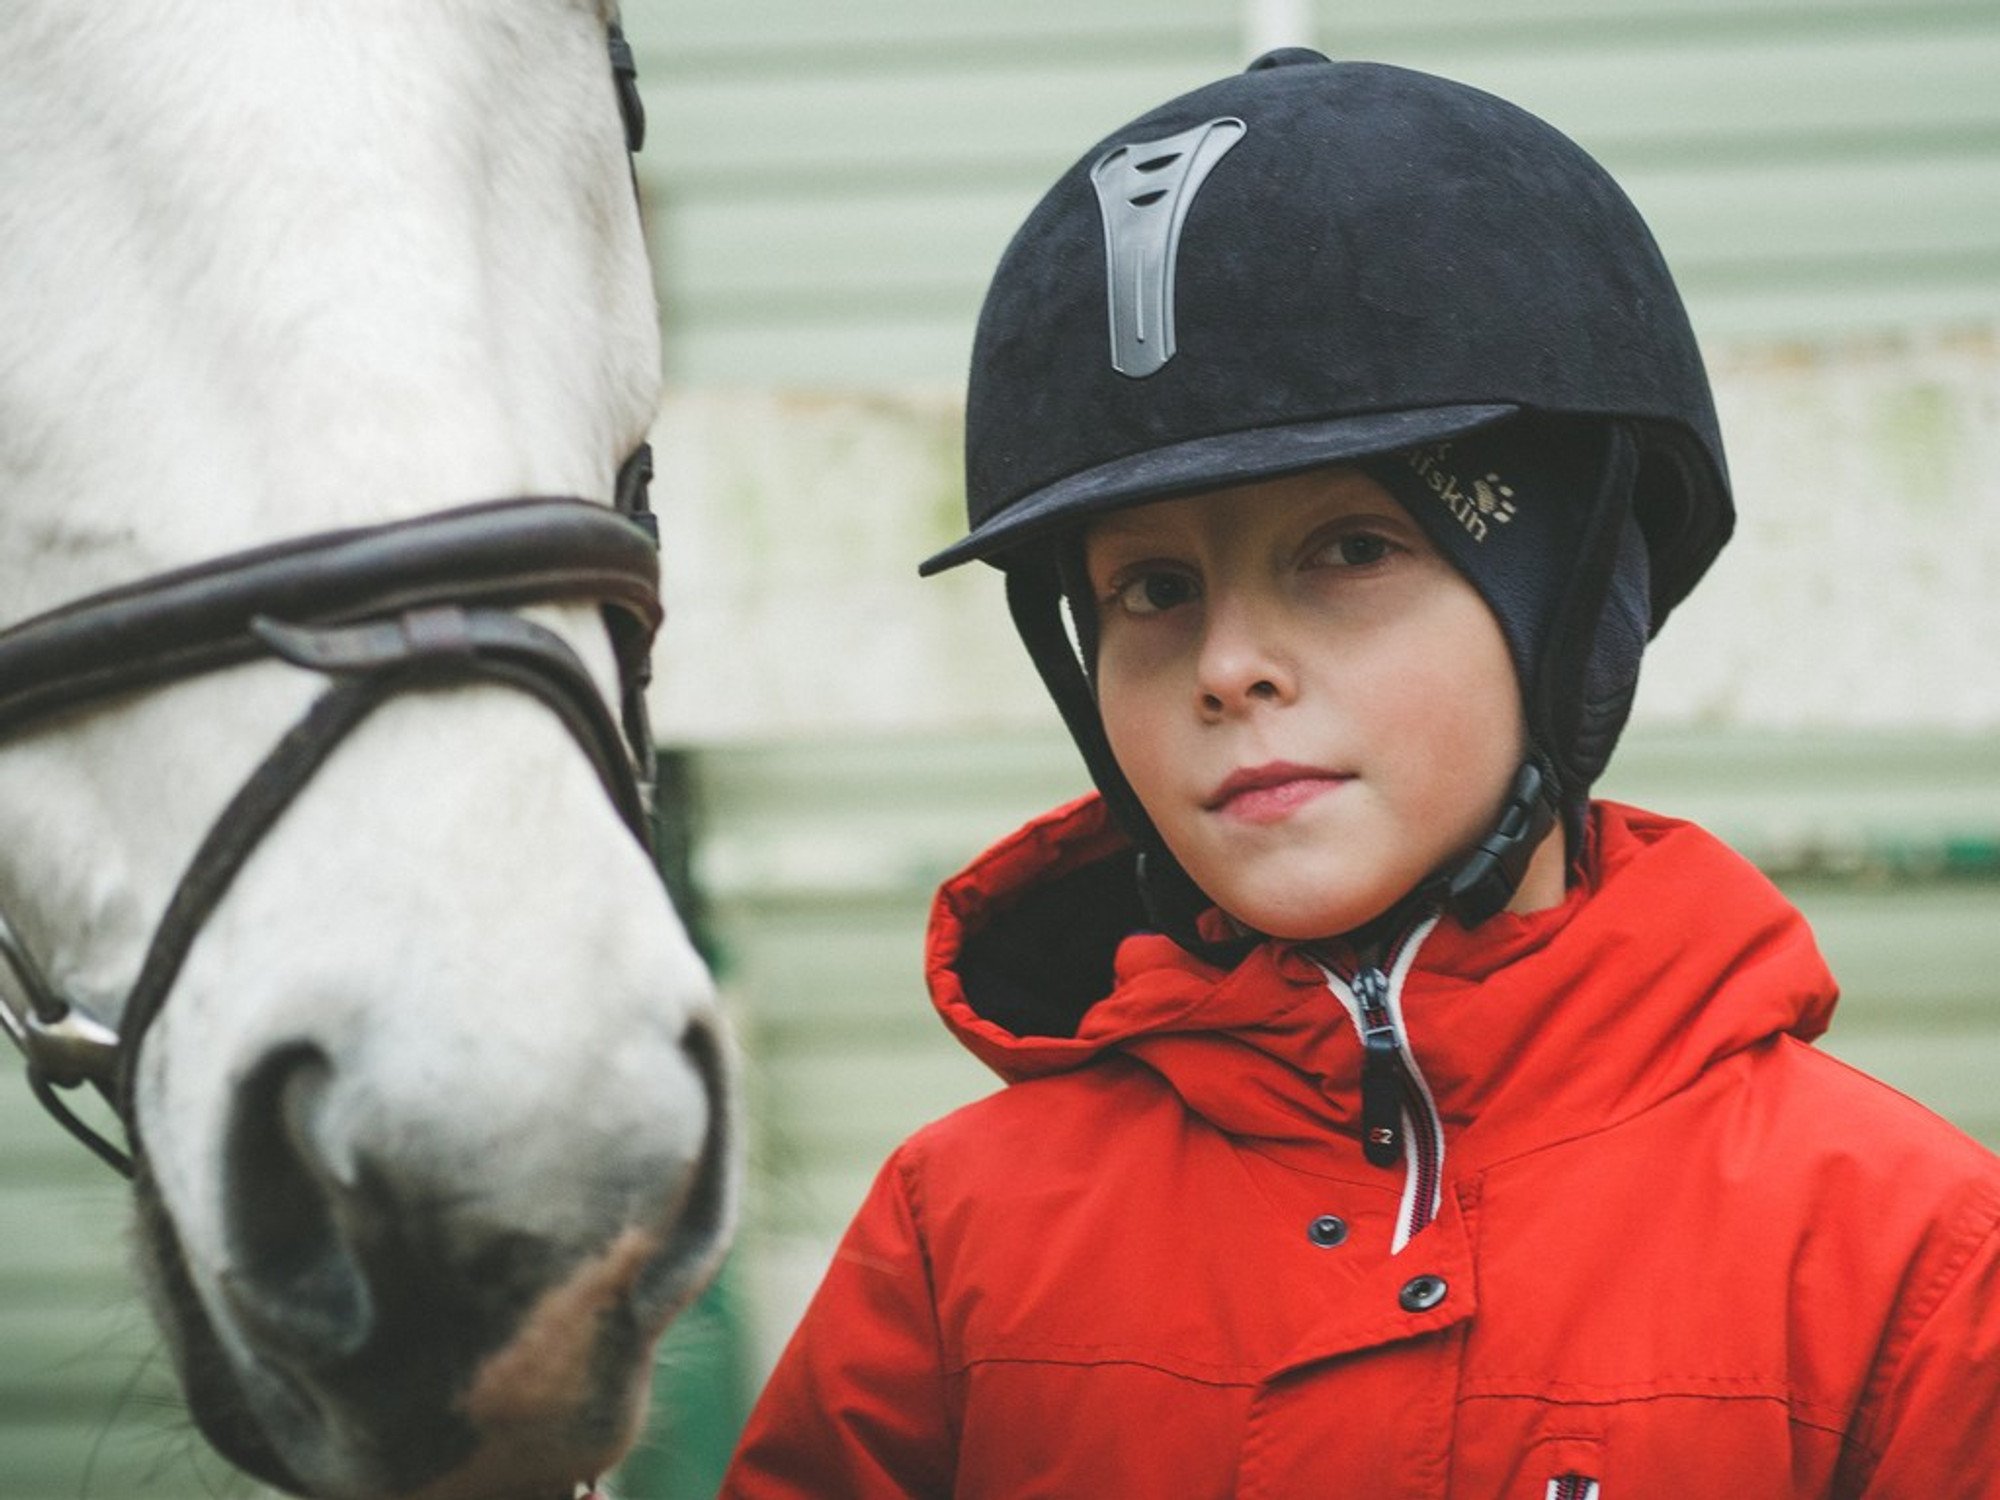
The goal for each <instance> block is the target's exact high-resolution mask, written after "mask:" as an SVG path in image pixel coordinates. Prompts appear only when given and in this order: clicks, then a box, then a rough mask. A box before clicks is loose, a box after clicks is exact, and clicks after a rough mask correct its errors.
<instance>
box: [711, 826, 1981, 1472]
mask: <svg viewBox="0 0 2000 1500" xmlns="http://www.w3.org/2000/svg"><path fill="white" fill-rule="evenodd" d="M1126 858H1127V852H1126V851H1125V849H1124V846H1123V844H1122V842H1121V840H1120V839H1119V837H1118V835H1117V834H1116V833H1115V832H1114V831H1112V830H1111V829H1110V828H1109V827H1108V826H1107V823H1106V820H1105V819H1104V817H1103V814H1102V809H1101V807H1100V806H1099V804H1098V803H1097V802H1096V801H1095V800H1094V799H1086V800H1085V801H1083V802H1081V803H1078V804H1075V805H1073V806H1071V807H1069V808H1066V809H1063V810H1061V811H1059V812H1058V813H1055V814H1052V815H1050V817H1048V818H1046V819H1043V820H1040V821H1038V822H1036V823H1034V824H1031V825H1030V826H1029V827H1028V828H1027V829H1025V830H1023V832H1021V833H1020V834H1018V835H1016V836H1015V837H1014V838H1012V839H1010V840H1009V841H1007V842H1006V843H1004V844H1002V845H1000V846H999V847H998V848H996V849H995V850H994V851H992V852H991V853H989V854H988V855H986V856H985V857H984V858H983V859H982V860H980V861H979V862H978V863H977V864H975V865H974V866H973V867H972V868H971V869H970V870H968V871H967V872H966V873H965V874H963V875H961V876H959V877H958V878H957V879H955V880H954V881H953V882H951V883H950V884H948V885H947V886H946V887H945V889H944V890H943V891H942V892H941V893H940V896H939V900H938V906H937V909H936V914H935V919H934V925H933V930H932V935H931V940H930V947H929V968H930V981H931V987H932V993H933V998H934V1000H935V1002H936V1004H937V1007H938V1009H939V1011H940V1013H941V1014H942V1016H943V1018H944V1020H945V1022H946V1024H947V1025H949V1026H950V1027H951V1028H952V1029H953V1031H954V1032H955V1033H956V1034H957V1035H958V1036H959V1038H960V1039H961V1040H962V1041H963V1042H964V1044H965V1045H966V1046H968V1047H969V1048H971V1049H972V1050H973V1051H974V1052H975V1053H976V1054H977V1055H978V1056H980V1057H981V1058H982V1059H984V1060H985V1061H986V1062H987V1063H988V1064H989V1065H990V1066H992V1067H993V1068H994V1069H995V1071H996V1072H997V1073H998V1074H999V1075H1000V1077H1001V1078H1002V1079H1003V1080H1004V1081H1005V1083H1006V1087H1003V1088H1001V1089H999V1090H998V1091H997V1092H996V1093H994V1094H993V1095H991V1096H990V1097H988V1098H985V1099H982V1100H980V1101H978V1102H976V1103H974V1104H972V1105H969V1106H967V1107H965V1108H963V1109H961V1110H959V1111H957V1112H955V1113H954V1114H952V1115H950V1116H948V1117H946V1118H945V1119H943V1120H941V1121H939V1122H937V1123H936V1124H934V1125H931V1126H929V1127H927V1128H925V1129H924V1130H922V1131H920V1132H918V1133H917V1134H916V1135H915V1136H914V1137H912V1138H911V1139H910V1140H909V1141H908V1142H906V1143H905V1144H904V1146H903V1147H902V1148H901V1149H900V1150H898V1151H897V1153H896V1154H895V1155H894V1157H893V1158H892V1159H891V1160H890V1161H889V1162H888V1163H887V1164H886V1165H885V1166H884V1168H883V1170H882V1172H881V1174H880V1176H879V1177H878V1179H877V1180H876V1183H875V1185H874V1188H873V1190H872V1191H871V1193H870V1194H869V1196H868V1198H867V1200H866V1202H865V1203H864V1204H863V1206H862V1207H861V1209H860V1211H859V1213H858V1214H857V1215H856V1217H855V1220H854V1222H853V1224H852V1226H851V1227H850V1229H849V1231H848V1234H847V1236H846V1238H845V1240H844V1241H843V1243H842V1245H841V1247H840V1249H839V1251H838V1252H837V1254H836V1256H835V1259H834V1262H833V1265H832V1267H831V1268H830V1270H829V1271H828V1273H827V1276H826V1279H825V1282H824V1284H823V1285H822V1287H821V1288H820V1290H819V1292H818V1294H817V1296H816V1298H815V1299H814V1301H813V1303H812V1306H811V1308H810V1309H809V1311H808V1312H807V1314H806V1316H805V1318H804V1320H803V1322H802V1324H801V1325H800V1327H799V1329H798V1331H797V1333H796V1335H795V1337H794V1339H793V1341H792V1343H791V1345H790V1347H789V1348H788V1350H787V1351H786V1353H785V1355H784V1356H783V1358H782V1360H781V1361H780V1363H779V1366H778V1368H777V1370H776V1372H775V1374H774V1375H773V1377H772V1379H771V1382H770V1384H769V1386H768V1388H767V1390H766V1391H765V1393H764V1395H763V1397H762V1399H761V1400H760V1402H759V1403H758V1406H757V1408H756V1410H755V1412H754V1414H753V1415H752V1418H751V1421H750V1424H749V1426H748V1428H747V1429H746V1431H745V1433H744V1436H743V1439H742V1443H741V1446H740V1448H739V1450H738V1453H737V1457H736V1461H735V1463H734V1465H733V1467H732V1470H731V1472H730V1475H729V1478H728V1479H727V1481H726V1482H725V1485H724V1489H723V1494H724V1495H725V1496H729V1497H734V1500H766V1497H787V1496H797V1497H805V1496H812V1497H818V1500H828V1497H841V1496H855V1497H861V1496H867V1497H884V1500H887V1497H898V1496H932V1497H942V1496H952V1497H958V1500H1001V1497H1006V1500H1025V1497H1035V1496H1041V1497H1058V1496H1062V1497H1078V1500H1084V1497H1089V1500H1151V1497H1173V1500H1204V1497H1217V1500H1219V1497H1242V1500H1261V1497H1292V1496H1298V1497H1308V1496H1311V1497H1322V1496H1336V1495H1370V1496H1396V1497H1399V1500H1416V1497H1433V1496H1435V1497H1455V1500H1494V1497H1499V1500H1548V1497H1549V1496H1551V1495H1583V1494H1595V1495H1597V1496H1598V1497H1599V1500H1627V1497H1647V1500H1656V1497H1667V1496H1672V1497H1676V1500H1681V1497H1709V1496H1718V1497H1719V1496H1724V1495H1731V1496H1733V1495H1746V1496H1757V1497H1760V1500H1769V1497H1778V1496H1793V1497H1808V1496H1811V1497H1821V1496H1838V1497H1862V1496H1868V1497H1894V1500H1916V1497H1920V1496H1921V1497H1925V1500H1931V1497H1944V1496H1950V1497H1970V1500H2000V1160H1996V1158H1995V1157H1994V1156H1993V1155H1992V1154H1991V1153H1989V1152H1987V1151H1986V1150H1984V1149H1983V1148H1982V1147H1980V1146H1979V1145H1978V1144H1977V1143H1975V1142H1973V1141H1971V1140H1970V1139H1968V1138H1967V1137H1965V1136H1963V1135H1962V1134H1960V1133H1959V1132H1958V1131H1956V1130H1954V1129H1953V1128H1951V1127H1950V1126H1949V1125H1947V1124H1945V1123H1943V1122H1942V1121H1940V1120H1938V1119H1937V1118H1936V1117H1934V1116H1932V1115H1930V1114H1929V1113H1927V1112H1926V1111H1924V1110H1923V1109H1921V1108H1920V1107H1919V1106H1917V1105H1915V1104H1913V1103H1912V1102H1911V1101H1909V1100H1908V1099H1905V1098H1904V1097H1902V1096H1901V1095H1899V1094H1897V1093H1895V1092H1894V1091H1893V1090H1891V1089H1889V1088H1887V1087H1885V1086H1883V1085H1881V1084H1879V1083H1876V1082H1874V1081H1872V1080H1870V1079H1868V1078H1866V1077H1864V1076H1862V1075H1861V1074H1859V1073H1857V1072H1855V1071H1854V1070H1852V1069H1850V1068H1848V1067H1846V1066H1845V1065H1843V1064H1841V1063H1840V1062H1838V1061H1836V1060H1834V1059H1833V1058H1832V1057H1830V1056H1828V1055H1826V1054H1824V1053H1822V1052H1820V1051H1819V1050H1817V1049H1816V1048H1815V1047H1814V1046H1813V1045H1812V1041H1813V1039H1814V1038H1816V1037H1817V1036H1818V1035H1819V1034H1820V1033H1821V1032H1822V1031H1823V1030H1824V1029H1825V1026H1826V1024H1827V1022H1828V1019H1829V1017H1830V1015H1831V1013H1832V1009H1833V1003H1834V993H1835V992H1834V986H1833V982H1832V980H1831V978H1830V977H1829V976H1828V974H1827V972H1826V969H1825V966H1824V964H1823V963H1822V961H1821V959H1820V957H1819V954H1818V951H1817V949H1816V947H1815V945H1814V943H1813V941H1812V938H1811V935H1810V932H1809V931H1808V929H1807V927H1806V925H1805V923H1804V921H1803V919H1802V918H1801V917H1800V916H1799V915H1798V913H1797V912H1796V911H1795V910H1793V909H1792V907H1791V906H1790V905H1789V904H1788V903H1786V902H1785V901H1784V899H1783V898H1782V897H1781V896H1780V895H1779V894H1778V893H1777V892H1776V891H1775V890H1774V889H1773V888H1772V887H1771V886H1770V885H1769V884H1768V883H1767V882H1766V881H1765V880H1764V879H1763V877H1762V876H1761V875H1759V874H1758V873H1757V872H1756V871H1755V870H1754V869H1752V868H1751V867H1750V866H1749V865H1748V864H1746V863H1745V862H1744V861H1742V860H1741V859H1739V858H1738V857H1737V856H1736V855H1734V854H1732V853H1730V852H1729V851H1728V850H1727V849H1725V848H1724V847H1723V846H1721V845H1720V844H1718V843H1717V842H1716V841H1714V840H1713V839H1711V838H1709V837H1708V836H1707V835H1706V834H1704V833H1702V832H1701V831H1700V830H1698V829H1696V828H1694V827H1692V826H1690V825H1687V824H1683V823H1678V822H1674V821H1672V820H1668V819H1663V818H1659V817H1655V816H1653V815H1650V814H1646V813H1642V812H1638V811H1636V810H1633V809H1629V808H1623V807H1618V806H1615V805H1611V804H1600V805H1599V806H1598V807H1596V808H1595V809H1594V810H1593V826H1592V832H1591V839H1590V846H1589V849H1588V852H1587V858H1586V869H1587V878H1586V879H1585V880H1584V881H1583V882H1582V883H1581V884H1580V885H1579V886H1578V887H1577V888H1576V889H1575V890H1573V891H1572V892H1571V894H1570V897H1569V899H1568V901H1567V902H1566V903H1565V904H1564V905H1562V906H1561V907H1559V908H1557V909H1555V910H1552V911H1548V912H1541V913H1536V914H1533V915H1530V916H1525V917H1515V916H1506V915H1503V916H1501V917H1498V918H1495V919H1493V920H1492V921H1491V922H1488V923H1486V924H1484V925H1482V926H1481V927H1479V928H1478V929H1476V930H1473V931H1470V932H1468V931H1465V930H1463V929H1461V928H1458V927H1457V926H1456V925H1454V924H1453V923H1452V922H1450V921H1449V920H1445V921H1442V922H1439V923H1436V924H1435V925H1432V926H1428V927H1426V928H1424V929H1422V930H1421V931H1420V932H1418V933H1416V934H1413V935H1412V936H1411V938H1410V939H1409V943H1408V945H1407V947H1406V950H1405V951H1404V952H1403V954H1402V955H1401V958H1400V962H1399V967H1398V968H1397V969H1396V970H1395V971H1394V972H1393V974H1392V976H1391V978H1392V992H1391V996H1390V999H1391V1004H1392V1009H1393V1014H1394V1017H1395V1019H1396V1024H1397V1026H1398V1031H1399V1037H1400V1042H1401V1045H1402V1046H1403V1047H1404V1048H1405V1049H1406V1052H1405V1056H1406V1058H1407V1059H1408V1064H1407V1071H1408V1072H1409V1073H1410V1076H1411V1089H1410V1093H1409V1096H1408V1097H1409V1103H1408V1106H1407V1113H1406V1122H1407V1123H1409V1124H1411V1125H1412V1126H1413V1127H1415V1129H1414V1132H1406V1133H1414V1135H1416V1136H1417V1137H1420V1138H1424V1139H1427V1140H1429V1141H1431V1142H1433V1143H1434V1145H1435V1151H1434V1153H1433V1154H1432V1155H1431V1156H1429V1157H1427V1158H1426V1162H1427V1167H1428V1168H1429V1170H1428V1171H1427V1173H1425V1174H1419V1173H1418V1172H1416V1171H1415V1170H1414V1161H1413V1159H1414V1156H1415V1155H1416V1154H1417V1153H1415V1152H1410V1153H1406V1157H1409V1158H1411V1159H1410V1160H1405V1161H1402V1162H1399V1163H1397V1164H1395V1165H1392V1166H1390V1167H1386V1168H1385V1167H1379V1166H1374V1165H1371V1164H1370V1163H1369V1162H1368V1160H1367V1159H1366V1158H1365V1156H1364V1154H1363V1151H1362V1147H1361V1139H1360V1136H1361V1124H1360V1116H1361V1103H1360V1079H1361V1048H1360V1045H1359V1043H1358V1041H1357V1036H1356V1030H1355V1015H1354V1012H1353V1011H1352V1010H1351V1009H1350V1006H1349V1003H1348V1002H1349V1001H1351V999H1352V995H1351V993H1350V990H1351V986H1350V985H1349V984H1348V983H1347V982H1346V976H1344V974H1343V969H1342V959H1341V956H1340V955H1337V954H1328V953H1323V952H1318V951H1308V950H1306V949H1303V948H1300V947H1298V946H1295V945H1289V944H1281V943H1267V944H1265V945H1263V946H1261V947H1260V948H1258V949H1257V950H1256V951H1255V952H1253V953H1252V954H1251V955H1250V956H1249V957H1248V958H1246V959H1245V960H1243V962H1242V963H1240V964H1239V965H1238V966H1237V967H1236V968H1235V969H1233V970H1231V971H1228V972H1224V971H1221V970H1218V969H1215V968H1212V967H1210V966H1208V965H1205V964H1203V963H1201V962H1199V961H1198V960H1196V959H1194V958H1192V957H1190V956H1189V955H1187V954H1185V953H1184V952H1182V951H1181V950H1180V949H1178V948H1177V947H1175V946H1174V945H1173V944H1172V943H1171V942H1169V941H1167V940H1166V939H1164V938H1161V937H1158V936H1155V935H1151V934H1148V933H1145V932H1143V931H1138V930H1136V929H1135V928H1134V927H1133V924H1131V923H1128V922H1125V921H1124V919H1123V918H1122V917H1118V918H1117V920H1111V921H1109V922H1108V927H1109V935H1108V936H1105V937H1103V938H1102V939H1101V940H1098V939H1095V938H1093V936H1092V934H1091V931H1090V930H1089V927H1090V923H1091V922H1092V921H1099V920H1102V919H1103V913H1104V910H1105V908H1106V906H1107V904H1109V898H1108V897H1107V898H1105V899H1098V898H1097V894H1096V893H1102V892H1110V891H1112V890H1114V889H1117V888H1119V887H1118V884H1117V882H1118V880H1122V878H1123V877H1122V876H1118V875H1117V872H1118V871H1119V870H1120V869H1121V868H1122V866H1123V862H1124V861H1125V860H1126ZM1114 877H1116V879H1114ZM1114 916H1116V913H1114ZM1037 965H1042V966H1043V967H1044V968H1045V969H1046V971H1047V972H1045V973H1038V971H1037ZM1426 1132H1427V1133H1428V1134H1426ZM1330 1222H1338V1223H1339V1224H1340V1225H1341V1226H1342V1231H1341V1232H1340V1233H1339V1234H1338V1235H1336V1234H1335V1232H1334V1231H1332V1230H1331V1229H1329V1228H1325V1227H1323V1226H1326V1225H1328V1224H1329V1223H1330ZM1302 1231H1304V1232H1302ZM1593 1485H1594V1486H1595V1488H1594V1489H1593V1488H1592V1486H1593Z"/></svg>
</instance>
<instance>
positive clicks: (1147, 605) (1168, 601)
mask: <svg viewBox="0 0 2000 1500" xmlns="http://www.w3.org/2000/svg"><path fill="white" fill-rule="evenodd" d="M1198 592H1199V590H1198V589H1197V587H1196V585H1195V581H1194V580H1193V579H1192V578H1190V577H1188V576H1187V575H1186V574H1184V573H1168V572H1158V573H1141V574H1140V575H1139V576H1137V577H1136V578H1128V579H1126V580H1125V581H1124V582H1122V583H1120V584H1118V585H1117V587H1116V588H1114V589H1113V590H1112V594H1111V602H1112V603H1113V604H1115V605H1116V606H1117V607H1118V608H1119V609H1122V610H1123V611H1124V612H1125V613H1126V614H1128V615H1156V614H1159V613H1161V612H1162V611H1164V610H1169V609H1175V608H1178V607H1179V606H1180V605H1183V604H1186V603H1188V602H1189V601H1190V600H1192V599H1193V598H1194V597H1195V596H1196V594H1197V593H1198Z"/></svg>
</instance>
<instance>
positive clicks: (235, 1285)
mask: <svg viewBox="0 0 2000 1500" xmlns="http://www.w3.org/2000/svg"><path fill="white" fill-rule="evenodd" d="M332 1073H333V1068H332V1064H331V1063H329V1062H328V1061H327V1059H326V1056H325V1055H324V1054H323V1053H321V1052H320V1051H319V1050H318V1049H317V1048H314V1047H310V1046H306V1045H303V1044H301V1045H297V1046H292V1047H287V1048H281V1049H279V1050H278V1051H276V1052H273V1053H272V1054H271V1055H270V1056H269V1057H266V1058H265V1059H264V1060H263V1061H262V1062H261V1063H259V1064H258V1065H257V1067H256V1068H255V1070H254V1071H253V1072H252V1073H251V1075H250V1076H249V1078H248V1079H247V1080H246V1081H245V1083H244V1085H243V1087H242V1089H241V1090H240V1091H239V1093H238V1097H237V1104H236V1109H235V1114H234V1116H233V1118H232V1119H231V1121H230V1126H229V1136H228V1143H227V1146H226V1148H225V1162H224V1174H223V1192H224V1195H225V1202H226V1206H227V1212H228V1215H229V1243H230V1253H231V1265H230V1268H229V1270H228V1271H226V1272H225V1273H224V1275H223V1288H224V1290H225V1291H226V1292H227V1294H228V1295H229V1297H230V1299H231V1301H232V1302H233V1304H234V1306H235V1311H236V1313H237V1315H238V1316H239V1317H240V1318H241V1319H242V1320H243V1322H244V1324H245V1326H246V1327H247V1328H248V1329H252V1330H256V1331H257V1332H258V1333H259V1334H261V1335H262V1336H263V1337H265V1338H267V1339H269V1340H270V1341H271V1343H272V1344H273V1345H275V1346H277V1347H278V1348H280V1349H282V1350H284V1351H286V1352H288V1353H290V1354H291V1355H292V1356H294V1357H296V1358H298V1359H300V1360H303V1361H307V1362H310V1363H314V1364H318V1363H323V1362H327V1361H331V1360H336V1359H340V1358H343V1357H346V1356H348V1355H351V1354H353V1353H354V1352H355V1351H357V1350H358V1349H360V1348H361V1346H362V1345H363V1344H364V1343H365V1342H366V1341H367V1339H368V1335H369V1332H370V1329H371V1326H372V1324H373V1322H374V1308H373V1299H372V1298H371V1296H370V1294H369V1289H368V1283H367V1280H366V1277H365V1275H364V1274H363V1272H362V1269H361V1267H360V1265H359V1263H358V1262H357V1261H356V1259H355V1256H354V1253H353V1247H352V1245H351V1244H350V1236H349V1234H348V1233H347V1221H348V1220H349V1219H350V1218H351V1217H352V1207H353V1205H352V1204H351V1203H350V1202H349V1201H348V1200H349V1199H350V1197H351V1196H352V1194H353V1191H354V1189H353V1186H352V1185H351V1184H348V1183H344V1182H342V1181H341V1180H340V1177H339V1174H338V1173H337V1171H336V1169H335V1167H334V1166H333V1164H331V1163H329V1162H328V1161H327V1160H326V1159H325V1158H324V1156H323V1155H322V1154H321V1152H320V1151H319V1149H318V1147H317V1146H316V1145H315V1143H314V1139H313V1118H314V1114H315V1112H316V1109H317V1106H318V1104H319V1102H320V1100H321V1099H322V1098H323V1096H324V1095H325V1092H326V1089H327V1087H328V1083H329V1080H330V1078H331V1076H332Z"/></svg>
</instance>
